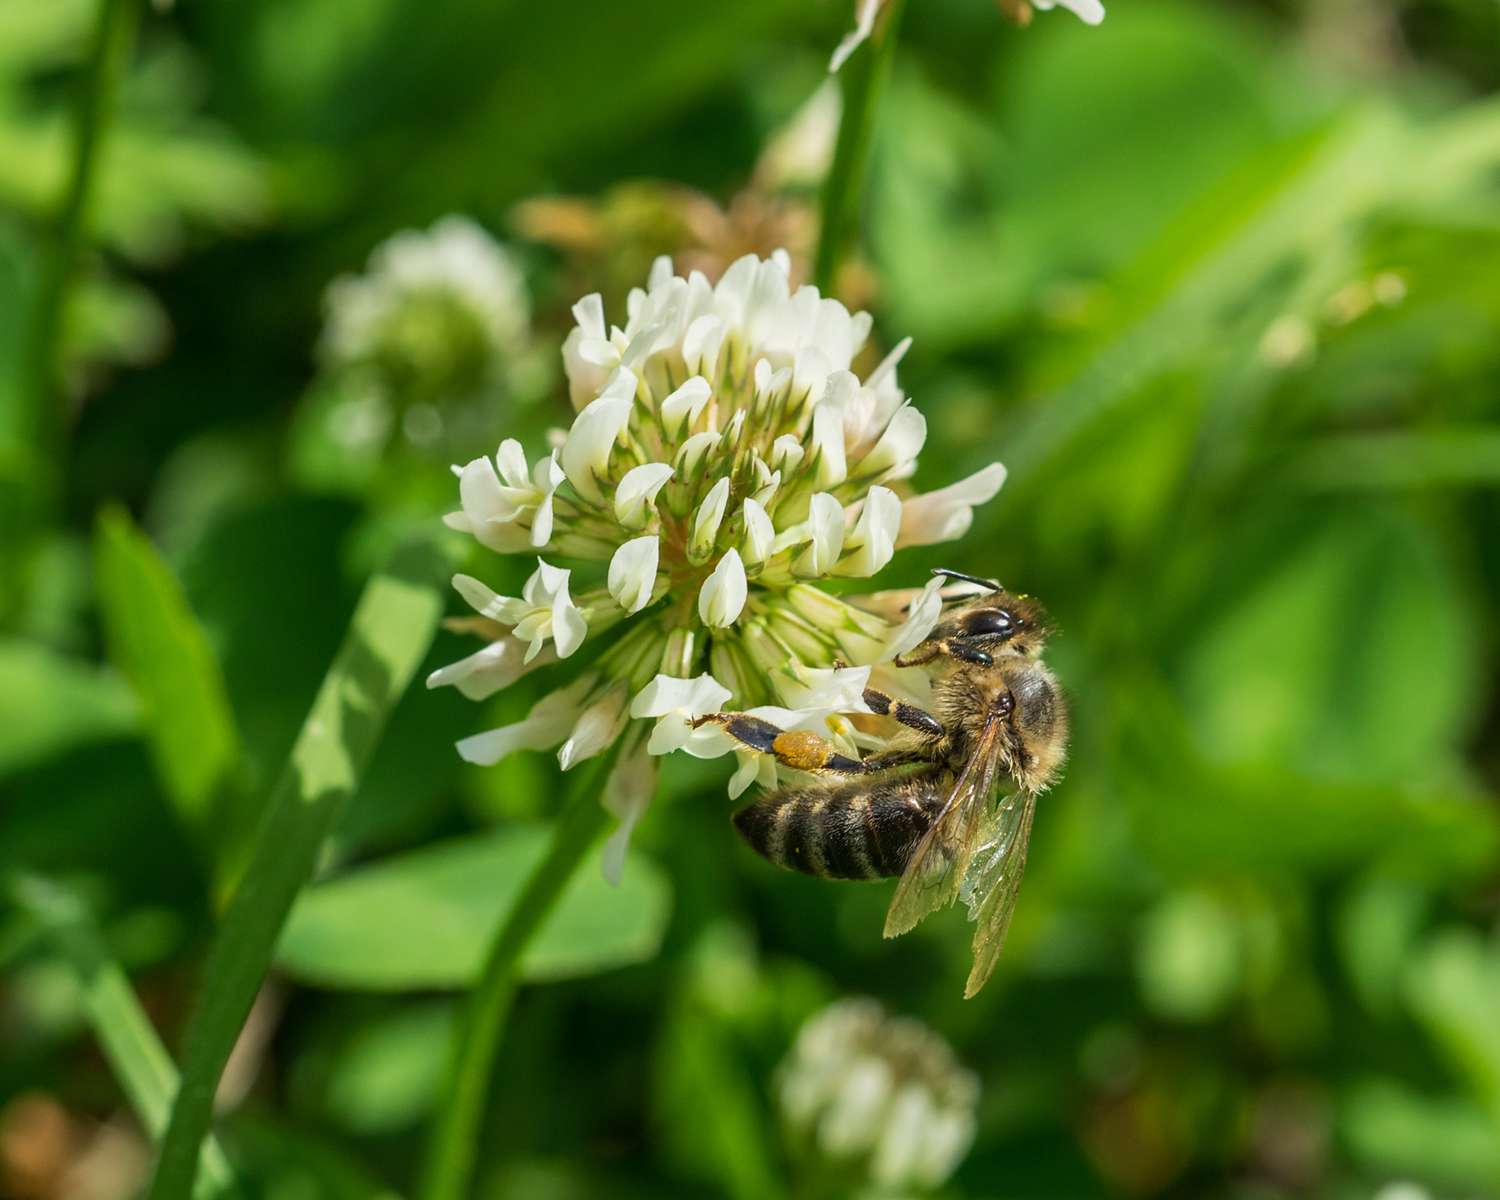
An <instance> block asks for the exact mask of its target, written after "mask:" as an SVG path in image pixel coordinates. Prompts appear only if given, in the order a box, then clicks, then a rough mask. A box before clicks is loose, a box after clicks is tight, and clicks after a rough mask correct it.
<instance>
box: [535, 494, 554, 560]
mask: <svg viewBox="0 0 1500 1200" xmlns="http://www.w3.org/2000/svg"><path fill="white" fill-rule="evenodd" d="M551 540H552V493H551V492H548V493H547V494H546V495H545V496H544V497H542V502H541V503H540V504H538V505H537V506H536V512H534V513H532V514H531V544H532V546H533V548H535V549H537V550H540V549H542V547H543V546H545V545H546V544H547V543H548V542H550V541H551Z"/></svg>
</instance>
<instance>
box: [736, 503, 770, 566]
mask: <svg viewBox="0 0 1500 1200" xmlns="http://www.w3.org/2000/svg"><path fill="white" fill-rule="evenodd" d="M740 512H741V513H742V514H743V517H744V521H745V541H744V555H743V558H744V561H745V562H746V564H747V565H749V566H752V567H753V566H755V565H756V564H758V563H763V562H765V561H766V559H768V558H770V557H771V545H772V543H774V542H775V540H776V526H775V525H773V524H772V523H771V518H770V516H769V514H767V512H766V510H765V506H764V505H762V504H761V503H760V501H758V500H756V499H754V498H753V497H749V498H747V499H746V500H745V502H744V504H742V505H741V506H740Z"/></svg>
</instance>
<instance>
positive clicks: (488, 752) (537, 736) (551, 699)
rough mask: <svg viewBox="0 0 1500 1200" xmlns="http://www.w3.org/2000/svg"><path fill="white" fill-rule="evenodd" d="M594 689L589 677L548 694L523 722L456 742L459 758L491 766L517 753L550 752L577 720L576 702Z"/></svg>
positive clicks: (503, 726)
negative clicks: (524, 751) (519, 751)
mask: <svg viewBox="0 0 1500 1200" xmlns="http://www.w3.org/2000/svg"><path fill="white" fill-rule="evenodd" d="M593 686H594V678H593V677H592V676H589V677H586V678H584V679H580V680H577V681H576V682H574V683H572V684H570V685H569V686H568V687H565V688H562V689H560V690H558V691H555V692H550V693H548V694H547V695H546V696H543V697H542V698H541V699H540V700H538V701H537V702H536V703H535V704H534V705H532V708H531V712H530V713H528V714H527V716H526V719H525V720H524V721H517V722H515V723H514V724H513V725H502V726H500V728H498V729H490V730H486V731H485V732H484V733H476V734H475V735H474V736H473V737H466V738H464V739H463V740H462V741H461V742H459V743H458V753H459V756H460V757H461V758H463V760H464V761H465V762H471V763H475V764H477V765H478V766H481V767H490V766H494V765H495V764H496V763H497V762H499V761H500V760H501V759H502V758H504V757H505V756H506V755H508V754H512V753H514V752H515V751H517V750H548V749H551V748H552V747H553V746H555V745H557V744H558V743H559V742H560V741H562V740H563V739H564V738H565V737H567V736H568V730H569V729H571V728H572V727H573V723H574V721H575V720H576V719H577V712H576V708H577V705H578V702H579V700H580V699H582V697H583V696H584V695H586V694H587V692H588V690H589V689H590V688H592V687H593Z"/></svg>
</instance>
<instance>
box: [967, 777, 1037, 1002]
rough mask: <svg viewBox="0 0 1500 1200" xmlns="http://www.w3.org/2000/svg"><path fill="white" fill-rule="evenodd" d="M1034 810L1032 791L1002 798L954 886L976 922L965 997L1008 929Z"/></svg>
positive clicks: (990, 964)
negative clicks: (964, 873) (965, 870)
mask: <svg viewBox="0 0 1500 1200" xmlns="http://www.w3.org/2000/svg"><path fill="white" fill-rule="evenodd" d="M1035 815H1036V796H1035V795H1034V794H1033V793H1031V792H1017V793H1015V794H1013V795H1010V796H1006V797H1004V798H1003V799H1002V800H1001V801H1000V803H999V804H998V805H997V806H996V807H995V810H994V812H993V813H992V814H991V815H990V816H989V818H988V819H987V820H986V821H985V823H984V829H983V832H982V834H981V836H980V839H979V847H978V849H977V850H976V851H975V853H974V856H973V858H972V859H971V860H970V863H969V869H968V873H967V874H966V875H965V876H964V881H963V886H962V888H961V889H960V890H961V894H962V895H963V898H964V902H965V903H966V904H967V905H968V906H969V919H970V920H971V921H974V922H975V923H976V924H977V925H978V928H977V929H975V930H974V945H973V950H974V967H973V969H972V970H971V971H970V972H969V981H968V983H966V984H965V985H964V998H965V999H968V998H969V997H970V996H972V995H974V993H975V992H977V991H978V990H979V989H980V988H982V987H983V986H984V984H985V981H986V980H987V979H989V977H990V972H992V971H993V970H994V969H995V962H996V960H997V959H998V958H999V957H1000V949H1001V947H1003V946H1004V945H1005V932H1006V930H1007V929H1009V928H1010V918H1011V914H1012V913H1013V912H1015V910H1016V896H1017V895H1019V894H1020V891H1021V876H1022V874H1023V873H1024V872H1025V870H1026V850H1027V848H1028V847H1029V846H1030V844H1031V820H1032V818H1033V817H1034V816H1035Z"/></svg>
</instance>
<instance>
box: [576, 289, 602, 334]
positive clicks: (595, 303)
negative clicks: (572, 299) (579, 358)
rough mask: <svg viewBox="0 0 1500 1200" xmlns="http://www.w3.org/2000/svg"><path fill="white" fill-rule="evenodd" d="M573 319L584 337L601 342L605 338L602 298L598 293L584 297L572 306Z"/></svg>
mask: <svg viewBox="0 0 1500 1200" xmlns="http://www.w3.org/2000/svg"><path fill="white" fill-rule="evenodd" d="M573 319H574V320H575V321H577V322H578V328H579V329H581V330H583V335H584V336H585V337H590V338H598V339H600V340H601V341H602V340H603V338H604V336H605V329H604V297H603V296H601V295H600V294H599V293H598V292H591V293H590V294H589V295H587V296H585V297H584V298H583V299H582V300H580V301H579V302H578V303H577V304H575V305H573Z"/></svg>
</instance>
